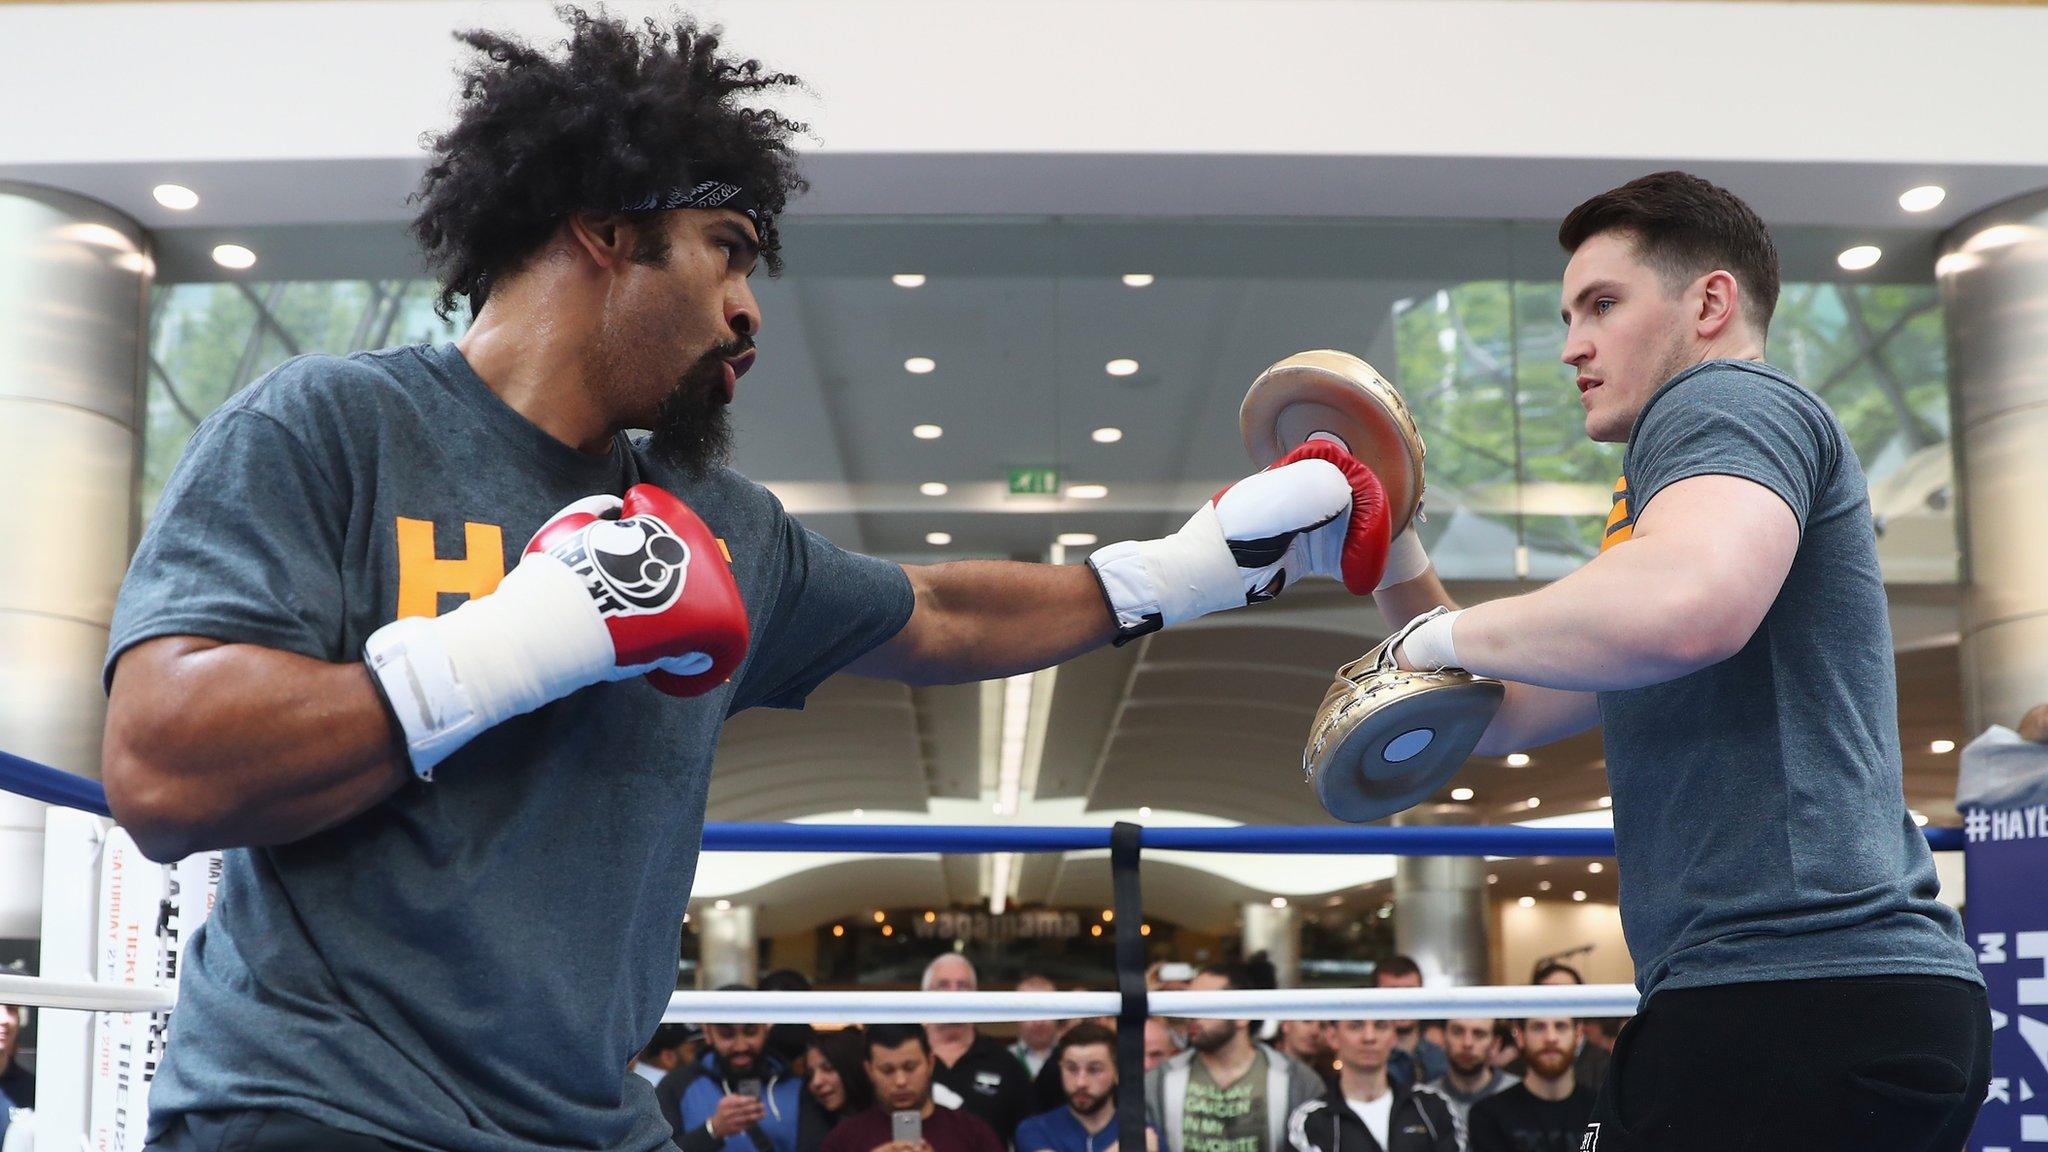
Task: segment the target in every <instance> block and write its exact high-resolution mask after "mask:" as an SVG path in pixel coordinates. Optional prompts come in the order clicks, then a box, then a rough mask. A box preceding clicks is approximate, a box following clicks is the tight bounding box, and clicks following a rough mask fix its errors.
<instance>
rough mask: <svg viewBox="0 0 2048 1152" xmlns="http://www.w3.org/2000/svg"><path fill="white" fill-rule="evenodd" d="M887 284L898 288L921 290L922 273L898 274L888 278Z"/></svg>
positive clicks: (922, 284)
mask: <svg viewBox="0 0 2048 1152" xmlns="http://www.w3.org/2000/svg"><path fill="white" fill-rule="evenodd" d="M889 283H891V284H894V285H895V286H897V287H898V288H922V287H924V273H922V272H898V273H897V274H895V275H894V276H891V277H889Z"/></svg>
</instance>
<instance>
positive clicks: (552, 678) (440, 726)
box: [363, 553, 613, 780]
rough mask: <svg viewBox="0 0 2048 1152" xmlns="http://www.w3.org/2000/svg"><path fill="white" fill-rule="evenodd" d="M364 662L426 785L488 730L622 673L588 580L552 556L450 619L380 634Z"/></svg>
mask: <svg viewBox="0 0 2048 1152" xmlns="http://www.w3.org/2000/svg"><path fill="white" fill-rule="evenodd" d="M363 658H364V659H365V660H366V661H367V662H368V663H369V666H370V672H371V674H372V675H374V676H375V677H377V682H378V684H379V685H380V686H381V687H382V688H383V691H384V696H385V699H387V700H389V701H390V702H391V709H392V711H393V712H394V713H396V714H397V716H398V725H399V727H400V728H401V729H403V730H404V732H405V744H406V748H407V749H408V750H409V751H410V752H411V754H412V766H413V772H414V773H415V774H417V775H418V776H419V778H420V779H422V780H431V779H433V777H434V766H435V765H436V764H439V763H440V762H441V761H442V760H444V759H446V758H447V757H448V755H449V754H450V753H452V752H454V751H455V750H456V749H457V748H460V747H462V746H463V745H464V744H466V743H468V742H469V741H470V740H472V739H474V738H475V737H476V736H477V735H478V734H479V733H481V732H483V731H484V730H485V729H487V728H491V727H494V726H495V725H497V724H500V723H502V722H503V721H505V720H508V719H510V718H512V717H514V716H518V715H520V714H522V713H526V712H531V711H533V710H534V709H535V708H538V707H540V706H541V705H543V704H546V703H547V702H548V701H550V700H554V699H557V698H559V697H561V696H564V695H566V694H567V693H569V692H572V691H574V690H576V689H577V688H581V687H583V686H585V685H588V684H595V683H597V682H598V681H600V680H605V679H609V678H611V673H612V671H613V667H612V660H613V653H612V646H611V640H610V636H609V634H608V633H607V632H606V630H605V627H604V620H603V618H602V617H601V616H600V615H599V613H598V610H597V605H596V603H595V602H594V601H592V600H591V598H590V594H589V592H588V591H587V590H586V589H585V588H584V586H583V580H582V578H581V577H579V576H577V575H576V574H575V573H574V572H571V571H570V570H569V567H568V565H566V564H563V563H562V562H561V561H560V560H557V559H555V558H554V557H553V556H550V555H547V554H545V553H537V554H534V555H530V556H527V557H526V558H525V559H524V560H523V561H521V562H520V564H519V566H518V567H516V568H514V569H513V570H512V571H511V573H509V574H508V575H507V576H506V577H505V578H504V579H503V580H502V581H500V582H499V583H498V587H497V590H496V591H494V592H492V593H491V594H490V595H488V596H482V597H478V598H477V599H474V600H471V601H469V602H468V603H466V604H464V605H462V606H461V607H459V608H457V609H456V610H455V611H453V612H450V613H448V614H447V615H446V616H436V617H432V618H428V617H423V616H413V617H408V618H406V619H403V620H395V621H393V622H391V623H389V624H386V625H385V626H384V627H382V628H379V629H377V631H375V632H373V633H371V634H370V638H369V640H368V641H366V642H365V643H364V645H363Z"/></svg>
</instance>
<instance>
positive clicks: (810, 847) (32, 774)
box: [0, 752, 1964, 856]
mask: <svg viewBox="0 0 2048 1152" xmlns="http://www.w3.org/2000/svg"><path fill="white" fill-rule="evenodd" d="M0 791H6V792H12V793H15V794H16V795H20V796H26V797H28V798H29V799H31V800H40V801H42V802H44V803H45V804H56V805H59V806H61V807H65V808H76V809H78V810H80V811H82V812H92V813H96V814H98V815H101V816H111V815H113V813H111V812H109V811H108V810H107V793H106V789H104V788H102V787H101V786H100V785H99V783H98V782H97V781H94V780H88V779H86V778H85V777H83V776H74V775H72V774H71V773H69V772H60V771H58V770H57V769H55V768H51V767H49V766H47V765H43V764H38V763H36V762H35V761H33V760H25V759H23V758H21V757H19V756H15V755H12V754H10V753H7V752H0ZM1925 831H1926V833H1927V844H1928V847H1930V848H1932V849H1934V850H1935V851H1936V852H1960V851H1962V850H1963V843H1964V839H1963V830H1962V829H1961V828H1927V829H1925ZM1140 843H1141V845H1142V846H1143V847H1145V848H1150V849H1161V848H1167V849H1179V850H1181V851H1186V852H1253V853H1264V854H1276V855H1300V854H1303V853H1327V854H1347V853H1356V852H1366V853H1376V854H1382V855H1389V856H1612V855H1614V832H1613V831H1612V830H1611V829H1607V828H1518V827H1514V826H1512V825H1508V826H1498V827H1496V826H1459V825H1448V824H1445V825H1423V826H1412V827H1402V828H1385V827H1380V826H1378V825H1372V824H1339V825H1311V826H1305V827H1287V826H1282V827H1259V826H1254V825H1245V826H1243V827H1236V828H1146V829H1145V830H1144V833H1143V836H1142V838H1141V840H1140ZM704 848H705V850H707V851H711V852H876V853H889V854H902V853H922V852H937V853H954V854H962V855H966V854H972V853H977V852H1078V851H1087V850H1089V849H1101V850H1103V851H1108V849H1109V829H1108V828H1090V827H1064V826H1048V825H990V826H977V825H946V824H706V825H704Z"/></svg>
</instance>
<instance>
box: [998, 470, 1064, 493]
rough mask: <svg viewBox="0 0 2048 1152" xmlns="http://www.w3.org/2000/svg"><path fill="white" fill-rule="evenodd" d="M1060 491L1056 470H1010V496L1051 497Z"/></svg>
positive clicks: (1058, 476)
mask: <svg viewBox="0 0 2048 1152" xmlns="http://www.w3.org/2000/svg"><path fill="white" fill-rule="evenodd" d="M1059 490H1060V470H1059V469H1057V468H1012V469H1010V495H1012V496H1051V495H1054V494H1056V493H1058V492H1059Z"/></svg>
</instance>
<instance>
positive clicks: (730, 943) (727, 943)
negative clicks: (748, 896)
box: [690, 900, 761, 990]
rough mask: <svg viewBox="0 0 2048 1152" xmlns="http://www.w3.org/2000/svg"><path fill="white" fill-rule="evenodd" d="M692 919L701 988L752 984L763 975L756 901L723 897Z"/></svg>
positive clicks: (701, 909)
mask: <svg viewBox="0 0 2048 1152" xmlns="http://www.w3.org/2000/svg"><path fill="white" fill-rule="evenodd" d="M690 919H691V922H692V923H694V924H695V925H696V926H697V987H699V988H703V989H706V990H714V989H718V988H724V987H726V986H727V985H729V984H748V985H751V984H753V983H755V982H756V981H758V980H759V979H760V978H761V973H760V969H761V959H760V958H761V935H760V932H759V930H758V929H757V928H755V926H754V906H753V905H752V904H733V903H729V902H727V901H724V900H720V901H719V902H718V903H717V904H715V905H713V906H711V907H708V908H700V909H698V910H697V911H696V912H694V913H692V914H691V917H690Z"/></svg>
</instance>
